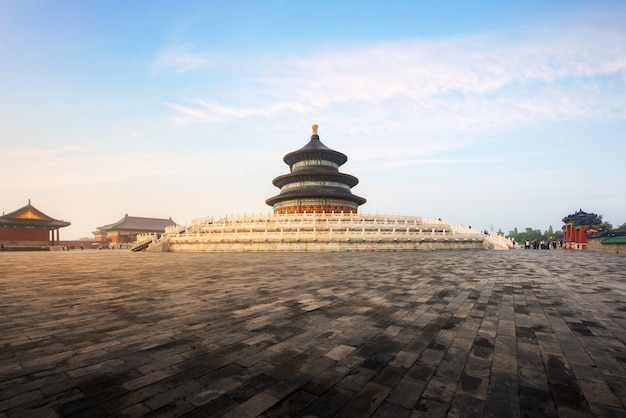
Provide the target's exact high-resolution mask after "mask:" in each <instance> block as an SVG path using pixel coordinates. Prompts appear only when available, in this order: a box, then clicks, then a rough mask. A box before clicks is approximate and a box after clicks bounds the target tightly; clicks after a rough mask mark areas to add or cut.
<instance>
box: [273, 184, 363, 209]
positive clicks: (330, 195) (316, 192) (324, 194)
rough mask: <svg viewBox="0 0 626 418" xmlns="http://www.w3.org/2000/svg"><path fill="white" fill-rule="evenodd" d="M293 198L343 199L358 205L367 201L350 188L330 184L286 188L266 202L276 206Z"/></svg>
mask: <svg viewBox="0 0 626 418" xmlns="http://www.w3.org/2000/svg"><path fill="white" fill-rule="evenodd" d="M291 199H341V200H345V201H347V202H352V203H355V204H357V205H362V204H364V203H365V202H366V201H367V200H366V199H364V198H362V197H360V196H357V195H354V194H352V193H351V192H350V190H349V189H344V188H340V187H328V186H311V187H298V188H293V189H284V190H282V191H281V193H280V194H279V195H277V196H274V197H270V198H269V199H267V200H266V201H265V203H267V204H268V205H270V206H274V205H275V204H277V203H279V202H282V201H283V200H291Z"/></svg>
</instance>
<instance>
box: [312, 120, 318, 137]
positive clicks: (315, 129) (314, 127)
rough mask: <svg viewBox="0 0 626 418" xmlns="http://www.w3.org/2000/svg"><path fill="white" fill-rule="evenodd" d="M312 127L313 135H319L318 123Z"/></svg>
mask: <svg viewBox="0 0 626 418" xmlns="http://www.w3.org/2000/svg"><path fill="white" fill-rule="evenodd" d="M311 128H312V129H313V135H317V123H314V124H313V125H311Z"/></svg>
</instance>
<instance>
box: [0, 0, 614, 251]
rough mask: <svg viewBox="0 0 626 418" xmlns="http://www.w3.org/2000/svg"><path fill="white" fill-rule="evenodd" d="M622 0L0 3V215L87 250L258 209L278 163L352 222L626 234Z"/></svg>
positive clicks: (271, 191)
mask: <svg viewBox="0 0 626 418" xmlns="http://www.w3.org/2000/svg"><path fill="white" fill-rule="evenodd" d="M625 21H626V3H624V2H622V1H593V2H590V1H576V0H568V1H532V0H531V1H524V2H512V1H511V2H503V1H472V2H467V1H436V2H435V1H419V0H411V1H397V0H386V1H384V2H383V1H368V0H359V1H349V0H345V1H338V0H333V1H306V0H303V1H290V0H284V1H283V0H275V1H270V0H268V1H262V0H257V1H158V0H155V1H120V0H112V1H102V2H85V1H78V0H76V1H64V0H59V1H54V2H51V1H47V0H46V1H43V0H41V1H39V0H3V1H2V2H0V129H1V131H0V210H2V211H3V212H4V213H9V212H12V211H14V210H16V209H19V208H21V207H23V206H25V205H26V204H27V203H28V199H31V202H32V204H33V205H34V206H35V207H36V208H38V209H39V210H41V211H43V212H44V213H46V214H47V215H49V216H51V217H53V218H56V219H63V220H65V221H69V222H71V223H72V225H71V226H69V227H67V228H63V229H62V230H61V232H60V236H61V239H78V238H83V237H93V235H92V231H94V230H96V228H97V227H99V226H102V225H106V224H110V223H113V222H116V221H118V220H120V219H121V218H122V217H123V216H124V215H125V214H128V215H131V216H142V217H154V218H170V217H171V218H172V219H173V220H174V221H176V222H177V223H179V224H181V225H185V224H189V223H191V221H192V220H195V219H198V218H204V217H214V218H219V217H222V216H230V215H238V214H239V215H243V214H248V215H250V214H268V213H271V211H272V210H271V208H270V207H269V206H267V205H266V204H265V200H266V199H267V198H269V197H271V196H274V195H276V194H278V189H277V188H276V187H275V186H273V185H272V179H273V178H274V177H277V176H279V175H282V174H286V173H288V172H289V167H288V166H287V165H286V164H285V163H284V162H283V160H282V158H283V156H284V155H285V154H287V153H289V152H291V151H295V150H297V149H299V148H301V147H303V146H304V145H306V144H307V143H308V141H309V139H310V135H311V125H312V124H313V123H316V124H318V125H319V135H320V139H321V141H322V142H323V143H324V144H325V145H326V146H328V147H330V148H332V149H335V150H337V151H340V152H342V153H344V154H346V155H347V156H348V161H347V163H346V164H345V165H343V166H342V167H340V171H341V172H344V173H348V174H351V175H354V176H356V177H358V178H359V184H358V185H357V186H355V187H354V188H353V189H352V192H353V193H354V194H356V195H358V196H362V197H364V198H366V199H367V203H366V204H364V205H363V206H361V207H360V212H362V213H371V214H389V215H412V216H423V217H435V218H442V219H444V220H446V221H448V222H450V223H452V224H457V225H469V226H472V227H475V228H480V229H487V230H495V231H498V230H501V231H503V232H509V231H511V230H513V228H515V227H517V228H518V229H520V230H524V229H525V228H527V227H531V228H533V229H540V230H542V231H545V230H547V229H548V228H549V227H550V226H552V227H553V228H554V229H555V230H557V229H560V228H561V227H562V225H563V223H562V218H563V217H565V216H567V215H569V214H571V213H574V212H575V211H577V210H579V209H582V210H584V211H587V212H593V213H596V214H599V215H602V216H603V220H605V221H608V222H611V223H612V224H613V225H614V226H617V225H621V224H623V223H625V222H626V193H625V192H624V188H625V187H624V186H625V178H626V165H625V164H624V157H625V155H626V137H625V136H626V135H625V134H626V25H624V22H625Z"/></svg>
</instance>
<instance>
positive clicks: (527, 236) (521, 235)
mask: <svg viewBox="0 0 626 418" xmlns="http://www.w3.org/2000/svg"><path fill="white" fill-rule="evenodd" d="M599 218H600V219H602V215H600V216H599ZM599 229H600V231H614V230H616V231H625V232H626V222H624V223H623V224H622V225H620V226H618V227H617V228H613V225H612V224H611V223H610V222H605V221H603V222H602V224H600V228H599ZM507 236H508V237H509V238H512V239H514V240H515V242H518V243H519V242H524V241H526V240H528V241H531V242H532V241H533V240H537V241H541V240H545V241H553V240H557V241H558V240H560V239H562V238H563V230H561V229H559V230H556V231H555V230H554V229H553V228H552V225H550V227H549V228H548V229H547V230H546V231H543V232H542V231H541V230H539V229H533V228H526V229H525V230H523V231H519V230H518V229H517V227H515V229H513V230H512V231H509V233H508V235H507Z"/></svg>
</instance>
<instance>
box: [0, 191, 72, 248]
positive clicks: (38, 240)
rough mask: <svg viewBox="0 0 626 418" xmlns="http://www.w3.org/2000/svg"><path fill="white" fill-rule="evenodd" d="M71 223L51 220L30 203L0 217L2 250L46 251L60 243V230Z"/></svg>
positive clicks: (0, 246)
mask: <svg viewBox="0 0 626 418" xmlns="http://www.w3.org/2000/svg"><path fill="white" fill-rule="evenodd" d="M70 225H71V223H70V222H65V221H62V220H58V219H54V218H51V217H50V216H48V215H46V214H45V213H43V212H42V211H40V210H39V209H37V208H36V207H34V206H33V205H32V204H31V203H30V199H28V204H27V205H26V206H24V207H22V208H19V209H17V210H15V211H13V212H11V213H7V214H6V215H4V214H3V215H2V216H0V248H2V249H4V250H29V249H36V250H42V249H43V250H46V249H48V248H49V247H50V246H54V245H55V244H56V243H58V242H59V229H61V228H65V227H66V226H70Z"/></svg>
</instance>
